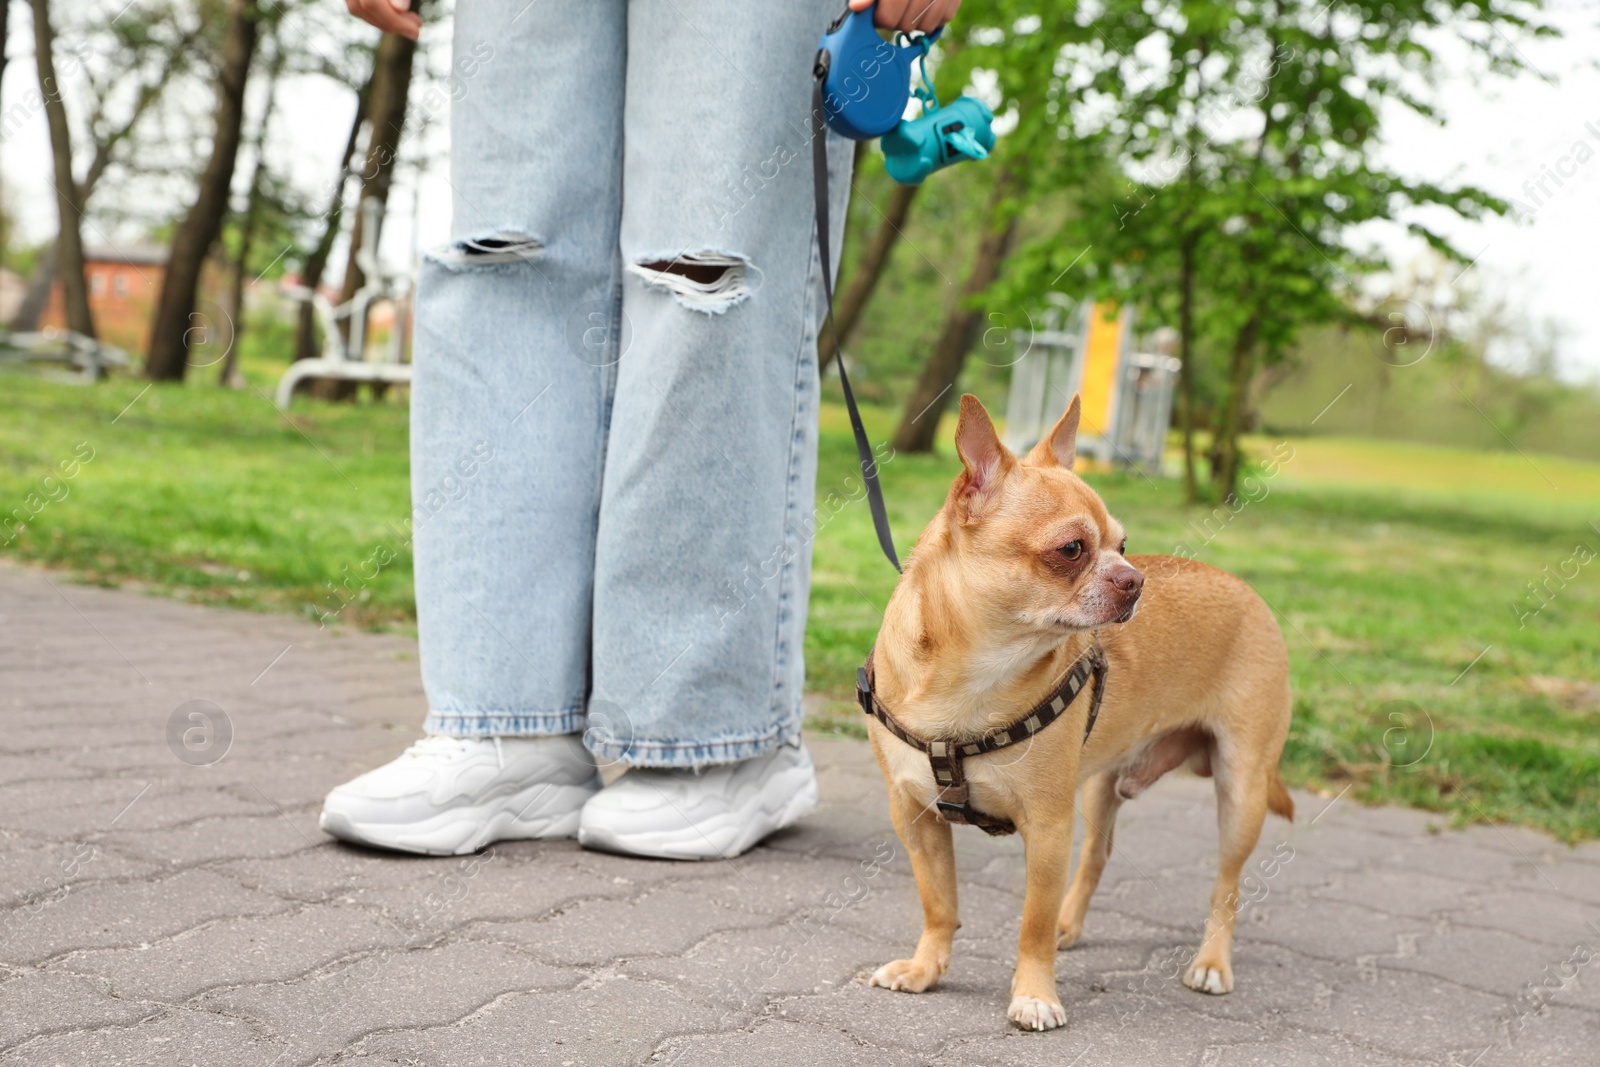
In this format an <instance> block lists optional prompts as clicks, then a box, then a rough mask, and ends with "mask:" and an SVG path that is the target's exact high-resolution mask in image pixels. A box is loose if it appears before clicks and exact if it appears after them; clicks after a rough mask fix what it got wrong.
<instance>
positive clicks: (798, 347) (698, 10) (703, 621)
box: [580, 0, 852, 854]
mask: <svg viewBox="0 0 1600 1067" xmlns="http://www.w3.org/2000/svg"><path fill="white" fill-rule="evenodd" d="M837 8H838V3H837V0H811V2H806V3H800V4H787V5H751V4H747V3H742V2H738V0H709V2H696V3H687V2H680V3H671V2H664V0H635V2H634V3H632V4H631V5H630V8H629V20H628V39H629V57H628V82H627V102H626V106H625V131H626V132H625V137H624V143H625V146H626V157H625V160H624V166H623V175H624V178H623V181H624V192H623V205H624V207H623V220H622V242H621V243H622V262H623V268H624V271H625V272H626V277H625V278H624V284H623V288H622V294H623V298H622V313H623V316H624V318H623V329H624V330H625V331H626V332H627V333H628V334H629V344H628V347H627V349H626V351H625V352H624V353H623V354H622V357H621V361H620V362H619V364H618V368H617V370H618V374H617V386H616V398H615V409H614V413H613V418H612V428H611V436H610V441H609V445H608V451H607V456H606V470H605V480H604V491H603V493H602V498H601V508H600V524H599V529H598V534H597V543H596V556H595V592H594V606H595V615H594V682H593V701H592V704H591V716H590V721H589V728H588V730H587V732H586V734H585V741H586V743H587V744H588V745H589V748H590V750H591V751H593V752H594V753H595V755H596V756H597V757H598V758H599V759H601V760H602V761H606V760H611V761H618V762H621V763H623V764H626V765H629V766H632V767H641V768H645V767H648V768H690V767H702V766H704V765H707V764H719V763H720V764H726V763H729V762H733V761H739V760H748V759H751V758H753V757H763V756H772V755H782V752H781V750H782V749H783V748H784V747H785V746H786V743H789V742H795V741H797V739H798V735H799V730H800V715H801V694H802V687H803V683H804V680H805V668H804V660H803V637H804V630H805V618H806V602H807V596H808V592H809V579H810V566H811V540H812V532H813V527H814V522H813V512H814V495H815V475H816V426H817V389H818V386H817V366H816V358H815V356H816V353H815V347H816V326H817V319H818V316H819V314H820V312H821V300H822V292H821V286H820V275H819V270H818V253H817V248H816V243H815V230H814V226H815V222H814V210H813V198H812V176H811V142H810V137H811V128H810V121H809V109H810V90H811V65H812V61H813V58H814V56H815V54H816V48H817V40H818V38H819V36H820V34H821V31H822V29H823V27H824V26H825V25H826V23H827V21H828V19H829V18H830V17H831V16H832V15H834V14H836V13H837ZM851 148H852V146H851V144H850V143H849V142H846V141H843V140H839V139H834V138H830V144H829V157H830V162H831V163H832V165H833V180H832V183H831V184H832V187H833V188H832V192H833V199H832V201H831V203H832V205H833V206H832V217H833V219H835V220H837V221H838V222H839V223H841V224H842V221H843V217H844V203H845V199H846V195H847V192H848V176H849V167H850V161H851ZM839 237H840V235H839V227H836V228H835V233H834V234H833V235H832V240H833V242H834V247H835V248H837V247H838V241H839ZM788 751H789V752H790V753H793V752H795V749H794V748H793V746H792V745H791V746H789V748H788ZM784 758H786V759H789V760H790V761H791V762H794V763H795V766H794V767H793V768H792V769H793V770H794V771H795V772H796V773H795V775H794V776H793V777H794V780H795V781H800V780H801V778H802V777H803V779H804V781H805V783H806V786H807V787H808V788H813V789H814V787H812V786H811V771H810V765H809V762H807V761H804V757H803V753H800V755H799V756H798V757H793V756H786V757H784ZM802 764H803V765H802ZM723 777H726V778H728V784H729V788H736V787H737V784H736V782H735V778H734V776H732V775H724V776H723ZM630 779H633V780H634V781H635V782H639V781H652V779H650V778H649V776H636V775H634V774H630V775H628V776H627V777H624V778H623V779H622V781H621V782H620V783H618V786H624V785H626V784H627V783H628V782H629V781H630ZM656 784H657V785H659V784H660V781H658V780H656ZM618 786H614V787H612V788H611V789H608V790H607V791H606V792H605V793H604V794H602V795H601V796H600V797H597V798H596V800H595V801H591V802H590V805H589V806H588V808H586V810H585V816H584V819H585V821H584V829H583V830H581V831H580V839H581V840H584V841H585V843H598V844H601V845H602V846H603V847H623V848H626V849H627V850H629V851H635V850H637V849H636V848H634V847H631V846H629V845H628V844H627V843H626V842H619V841H615V840H611V841H606V840H603V839H602V838H603V837H604V835H603V834H600V833H598V832H597V833H594V834H591V833H589V832H588V831H590V830H591V829H593V830H596V831H598V830H599V829H600V828H599V827H598V824H597V823H595V819H593V818H591V815H594V816H595V817H598V816H599V815H601V814H603V813H605V812H606V811H608V810H609V811H610V812H611V814H612V815H613V816H615V815H617V808H618V806H619V805H623V804H624V803H625V802H626V798H625V796H624V795H623V793H622V792H620V791H619V789H618ZM608 795H611V796H610V798H609V799H607V798H608ZM666 795H667V794H666V793H663V796H666ZM812 795H814V792H813V794H812ZM648 799H649V798H648V794H642V800H641V802H642V803H644V802H647V801H648ZM747 799H748V798H747ZM680 801H681V802H682V803H689V802H690V801H689V800H688V799H683V798H680ZM680 801H674V803H675V804H677V803H680ZM760 802H761V801H760V798H759V797H756V798H755V799H754V800H750V803H755V804H759V803H760ZM655 807H656V808H657V809H661V808H662V807H663V804H662V800H661V798H656V799H655ZM668 807H669V808H670V807H671V806H670V805H669V806H668ZM668 814H669V815H670V814H671V812H670V810H669V811H668ZM618 817H620V816H618ZM774 817H775V818H778V819H780V820H781V819H783V818H785V816H784V815H783V813H781V812H778V813H775V814H774ZM748 830H749V828H748V827H746V828H744V829H736V830H730V831H729V834H730V836H729V837H728V839H727V840H728V842H729V844H728V845H727V849H731V850H734V851H737V850H740V849H741V848H742V847H748V843H749V842H747V841H745V840H744V838H747V837H748V836H749V833H748ZM697 833H698V831H696V830H692V829H691V831H689V832H688V836H689V838H690V842H689V844H690V846H691V847H690V848H689V849H688V851H689V852H693V851H694V850H695V849H694V847H693V846H694V840H693V839H694V838H695V836H696V834H697ZM701 847H703V845H702V846H701ZM715 851H718V852H721V851H724V847H723V846H722V845H720V844H719V845H718V847H717V849H716V850H715ZM671 854H684V853H683V851H682V850H679V851H676V852H673V853H671Z"/></svg>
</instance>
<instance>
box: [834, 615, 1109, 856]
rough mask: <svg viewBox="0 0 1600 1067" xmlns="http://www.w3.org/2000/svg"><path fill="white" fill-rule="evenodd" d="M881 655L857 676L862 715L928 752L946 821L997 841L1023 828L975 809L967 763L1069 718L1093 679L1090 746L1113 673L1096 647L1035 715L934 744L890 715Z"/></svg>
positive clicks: (1086, 740) (1085, 731)
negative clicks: (879, 680)
mask: <svg viewBox="0 0 1600 1067" xmlns="http://www.w3.org/2000/svg"><path fill="white" fill-rule="evenodd" d="M876 653H877V650H876V649H874V650H873V651H872V652H869V653H867V662H866V663H865V664H863V665H862V667H861V668H860V669H859V670H857V671H856V700H857V701H859V702H860V704H861V710H862V711H864V712H866V713H867V714H868V715H871V716H872V717H873V718H875V719H877V720H878V721H879V722H881V723H882V724H883V725H884V726H885V727H886V728H887V729H888V730H889V732H890V733H892V734H894V735H895V736H896V737H898V738H899V739H900V740H902V741H904V742H905V743H906V744H908V745H910V746H911V747H912V748H920V749H921V750H922V751H923V752H925V753H927V755H928V765H929V766H930V767H931V768H932V769H933V781H934V784H935V785H936V786H937V787H938V789H939V797H938V800H937V801H936V803H937V804H938V807H939V814H940V815H942V816H944V818H945V819H946V821H948V822H959V823H966V824H968V825H970V826H976V827H978V828H979V829H980V830H982V831H983V832H984V833H987V834H992V835H993V836H995V837H1001V836H1004V835H1005V834H1011V833H1016V830H1017V827H1016V825H1015V824H1014V823H1013V822H1012V821H1011V820H1010V819H1002V818H1000V817H998V816H995V815H986V814H984V813H983V812H981V811H979V810H978V809H977V808H974V807H973V806H972V800H971V798H970V796H969V795H968V790H967V775H966V770H965V769H964V767H963V766H962V764H963V763H964V762H965V760H966V758H967V757H968V756H981V755H983V754H984V753H986V752H998V751H999V750H1000V749H1002V748H1008V747H1010V746H1011V745H1016V744H1020V743H1022V742H1023V741H1026V740H1028V739H1029V738H1031V737H1033V735H1034V734H1037V733H1039V732H1040V731H1041V730H1043V729H1044V728H1045V727H1047V726H1049V725H1050V724H1051V723H1053V722H1055V721H1056V720H1057V719H1059V718H1060V717H1061V716H1062V715H1064V714H1065V713H1066V710H1067V709H1068V708H1069V707H1071V706H1072V702H1073V701H1074V700H1076V699H1077V697H1078V694H1079V693H1081V692H1083V689H1084V686H1086V685H1088V684H1089V678H1090V676H1091V675H1093V677H1094V700H1093V702H1092V703H1091V704H1090V705H1089V717H1088V719H1087V720H1085V722H1084V724H1083V743H1084V744H1088V743H1089V734H1090V733H1092V732H1093V731H1094V723H1095V720H1096V719H1097V718H1099V717H1100V701H1101V699H1102V698H1104V696H1105V694H1106V675H1107V673H1108V672H1109V670H1110V665H1109V664H1108V663H1107V662H1106V654H1105V651H1104V650H1103V649H1101V647H1100V645H1099V642H1096V643H1094V644H1091V645H1090V646H1089V647H1088V649H1086V650H1085V651H1084V653H1083V655H1081V656H1079V657H1078V658H1077V660H1075V661H1074V662H1073V664H1072V666H1071V668H1069V669H1068V671H1067V675H1066V677H1065V678H1063V679H1061V684H1060V685H1058V686H1056V688H1055V690H1054V691H1052V692H1051V694H1050V695H1049V696H1047V697H1045V698H1044V700H1042V701H1041V702H1040V703H1038V704H1037V705H1035V706H1034V708H1033V710H1032V711H1030V712H1028V713H1027V714H1026V715H1024V716H1022V717H1021V718H1019V719H1016V720H1015V721H1013V722H1011V723H1010V724H1008V725H1007V726H1006V727H1005V728H1003V729H1001V730H996V731H994V732H991V733H987V734H985V735H983V736H982V737H979V738H977V739H976V740H972V741H950V740H947V739H934V740H928V739H925V738H921V737H918V736H917V735H916V734H914V733H912V732H911V731H910V730H907V729H906V728H905V727H904V726H902V725H900V722H899V720H897V719H896V718H895V717H894V716H893V715H891V714H890V713H889V709H888V708H886V707H884V706H883V704H882V703H881V702H880V701H879V700H878V698H877V696H876V695H875V694H874V693H873V691H872V687H873V682H874V678H873V670H872V657H873V656H874V655H876Z"/></svg>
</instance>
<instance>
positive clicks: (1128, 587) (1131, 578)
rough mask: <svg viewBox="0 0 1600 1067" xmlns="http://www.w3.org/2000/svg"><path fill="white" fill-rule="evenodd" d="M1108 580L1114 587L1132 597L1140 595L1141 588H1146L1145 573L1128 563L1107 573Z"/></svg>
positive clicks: (1124, 594)
mask: <svg viewBox="0 0 1600 1067" xmlns="http://www.w3.org/2000/svg"><path fill="white" fill-rule="evenodd" d="M1106 581H1108V582H1110V583H1111V587H1112V588H1113V589H1115V590H1116V591H1117V592H1119V593H1121V594H1122V595H1123V596H1125V597H1128V598H1130V599H1131V598H1133V597H1136V596H1138V595H1139V590H1141V589H1143V588H1144V575H1142V574H1140V573H1139V572H1138V571H1136V570H1134V569H1133V568H1132V567H1130V566H1128V565H1127V564H1126V563H1124V564H1123V565H1122V566H1120V567H1118V568H1117V569H1116V570H1114V571H1112V572H1111V573H1110V574H1108V575H1106Z"/></svg>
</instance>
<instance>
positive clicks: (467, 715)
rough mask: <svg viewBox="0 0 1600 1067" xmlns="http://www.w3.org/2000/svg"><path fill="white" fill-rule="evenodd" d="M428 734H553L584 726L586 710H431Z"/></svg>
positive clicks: (426, 724) (425, 725)
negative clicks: (584, 712) (584, 711)
mask: <svg viewBox="0 0 1600 1067" xmlns="http://www.w3.org/2000/svg"><path fill="white" fill-rule="evenodd" d="M422 729H423V732H424V733H430V734H444V735H445V736H446V737H549V736H552V735H555V734H575V733H578V732H579V731H581V730H582V729H583V709H581V708H568V709H564V710H561V711H430V712H428V717H427V718H426V719H424V720H423V722H422Z"/></svg>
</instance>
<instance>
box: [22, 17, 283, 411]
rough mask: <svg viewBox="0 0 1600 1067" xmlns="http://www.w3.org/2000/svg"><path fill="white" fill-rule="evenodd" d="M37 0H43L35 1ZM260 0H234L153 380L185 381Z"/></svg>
mask: <svg viewBox="0 0 1600 1067" xmlns="http://www.w3.org/2000/svg"><path fill="white" fill-rule="evenodd" d="M34 2H35V3H39V2H42V0H34ZM257 2H258V0H229V3H228V24H227V29H226V32H225V35H224V39H223V46H222V54H221V58H220V63H219V69H218V74H217V83H216V91H217V92H216V95H217V102H216V111H215V120H214V133H213V137H212V144H211V155H210V158H209V159H208V160H207V161H206V166H205V170H204V171H203V172H202V173H201V175H200V180H199V184H198V187H197V188H196V190H195V201H194V205H193V206H192V207H191V208H190V209H189V212H188V213H187V214H186V215H185V216H184V218H183V221H182V222H181V223H179V225H178V230H177V232H176V233H175V234H174V235H173V238H172V248H171V253H170V255H169V257H168V259H167V270H166V274H165V276H164V277H163V278H162V283H161V295H160V298H159V299H158V300H157V303H156V316H155V321H154V323H153V324H152V326H151V328H150V346H149V353H148V355H147V356H146V359H145V374H146V375H147V376H148V377H149V378H150V379H151V380H153V381H182V380H183V375H184V371H185V369H186V368H187V366H188V363H187V353H188V347H187V340H188V336H189V330H190V327H191V324H192V320H193V318H194V314H195V298H196V292H197V290H198V287H199V284H200V271H201V268H202V267H203V266H204V263H205V259H206V256H207V255H209V254H210V251H211V246H212V245H213V244H214V243H215V242H216V240H217V235H218V234H219V233H220V232H221V229H222V222H223V219H224V217H225V216H226V215H227V212H228V196H229V190H230V187H231V186H232V184H233V170H234V165H235V162H236V161H237V159H238V155H239V142H240V139H241V137H242V133H243V126H244V90H245V85H246V83H247V82H248V81H249V77H250V62H251V59H252V57H253V56H254V54H255V48H256V39H257V37H258V35H259V23H260V20H261V13H260V11H259V9H258V7H257Z"/></svg>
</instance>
